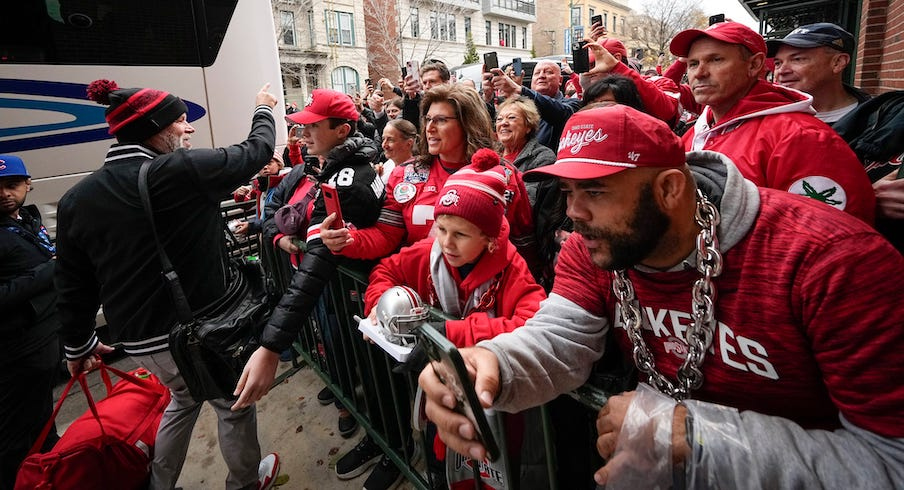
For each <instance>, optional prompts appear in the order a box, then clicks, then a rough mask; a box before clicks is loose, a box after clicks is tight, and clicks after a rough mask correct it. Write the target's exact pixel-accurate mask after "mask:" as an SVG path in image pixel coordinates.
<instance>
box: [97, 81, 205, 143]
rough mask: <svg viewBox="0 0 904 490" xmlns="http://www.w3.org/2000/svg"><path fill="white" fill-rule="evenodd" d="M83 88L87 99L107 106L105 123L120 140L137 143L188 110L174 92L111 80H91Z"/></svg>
mask: <svg viewBox="0 0 904 490" xmlns="http://www.w3.org/2000/svg"><path fill="white" fill-rule="evenodd" d="M87 92H88V98H89V99H91V100H93V101H95V102H97V103H98V104H102V105H108V106H110V107H108V108H107V110H106V112H105V114H106V117H107V124H109V125H110V134H112V135H114V136H116V139H117V140H119V142H120V143H140V142H142V141H144V140H146V139H148V138H150V137H151V136H154V135H155V134H157V133H159V132H160V131H161V130H162V129H163V128H165V127H167V126H169V125H170V124H172V123H173V121H175V120H176V119H179V118H180V117H181V116H182V114H185V113H187V112H188V106H186V105H185V102H183V101H182V99H180V98H179V97H176V96H175V95H172V94H169V93H166V92H163V91H160V90H154V89H149V88H119V87H118V86H117V85H116V82H114V81H112V80H95V81H93V82H91V84H90V85H88V91H87Z"/></svg>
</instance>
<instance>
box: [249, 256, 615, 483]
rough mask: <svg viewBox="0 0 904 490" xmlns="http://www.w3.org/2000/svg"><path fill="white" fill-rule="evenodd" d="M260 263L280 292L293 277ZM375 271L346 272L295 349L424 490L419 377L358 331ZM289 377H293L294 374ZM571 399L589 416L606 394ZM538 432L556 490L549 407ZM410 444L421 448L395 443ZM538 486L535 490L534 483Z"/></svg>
mask: <svg viewBox="0 0 904 490" xmlns="http://www.w3.org/2000/svg"><path fill="white" fill-rule="evenodd" d="M259 251H260V254H261V255H260V257H261V260H262V261H263V265H264V268H265V270H267V272H268V275H269V276H270V277H269V281H270V282H271V284H272V285H273V286H275V287H277V288H279V289H278V290H279V291H285V288H286V287H287V285H288V284H289V281H290V280H291V277H292V274H293V273H294V270H293V269H292V267H291V265H289V261H288V256H287V255H286V254H285V253H284V252H282V251H281V250H279V249H274V247H272V245H271V244H264V245H263V246H260V247H259ZM370 265H372V264H367V265H365V264H361V267H356V266H355V265H344V266H340V267H339V268H338V272H337V274H336V276H335V278H334V280H333V281H331V282H330V285H329V287H328V288H327V290H326V291H325V292H324V295H323V297H322V298H321V304H320V305H318V308H317V310H316V311H315V312H314V313H313V314H312V315H310V317H309V318H308V319H307V320H306V321H305V324H304V326H303V327H302V329H301V331H300V334H299V337H298V339H297V341H296V342H295V343H294V345H293V348H294V349H295V351H296V353H297V355H298V357H300V358H301V360H302V363H301V364H300V363H296V364H295V365H296V366H303V365H304V364H306V365H308V366H310V367H311V369H313V370H314V372H315V373H316V374H317V375H318V376H320V378H321V379H323V381H324V383H325V384H326V385H327V386H328V387H329V388H330V389H331V390H332V392H333V393H334V394H335V395H336V397H337V399H338V400H339V402H340V403H341V404H342V405H344V407H345V408H346V409H348V410H349V412H351V413H352V415H353V416H354V417H355V418H356V419H357V421H358V423H359V424H360V425H361V426H362V427H363V428H364V429H365V430H366V431H367V433H368V434H369V435H370V437H371V438H372V439H373V440H374V442H376V443H377V444H378V445H379V446H380V448H381V449H382V450H383V451H384V453H385V454H386V455H388V456H389V457H390V458H391V459H392V461H393V462H394V463H395V464H396V466H398V467H399V468H400V469H401V471H402V473H403V474H404V476H405V477H406V478H407V480H408V481H409V482H410V483H411V484H412V485H413V486H414V487H415V488H418V489H429V488H431V487H430V483H431V482H429V481H428V479H429V478H430V477H429V476H427V475H429V472H428V471H426V470H425V468H426V463H425V461H426V455H427V454H428V453H427V451H429V450H431V448H432V447H433V441H432V440H427V438H426V436H425V434H424V433H421V432H416V431H413V429H412V421H411V415H410V414H411V405H412V403H413V400H414V399H415V393H416V389H417V374H418V373H405V374H398V373H393V372H392V368H393V367H394V366H396V364H397V363H396V361H395V360H394V359H392V358H391V357H390V356H389V355H388V354H386V353H385V352H383V350H381V349H380V348H379V347H378V346H376V345H375V344H371V343H368V342H366V341H365V340H364V339H363V337H362V334H361V333H360V332H359V331H358V328H357V327H358V325H357V322H356V321H355V320H354V319H353V316H354V315H358V316H359V317H362V318H363V317H364V316H365V313H366V312H365V311H364V292H365V290H366V289H367V277H368V273H369V270H370ZM432 315H433V318H432V319H431V320H438V319H442V312H438V311H435V310H433V311H432ZM293 372H294V371H293ZM570 395H571V397H572V398H574V399H576V400H578V401H580V402H581V403H582V404H583V405H584V406H586V407H587V408H588V409H589V410H592V411H593V413H595V412H596V411H598V410H599V408H600V407H601V406H602V405H603V404H605V402H606V399H607V397H608V395H607V393H606V392H604V391H602V390H600V389H597V388H595V387H593V386H590V385H585V386H583V387H581V388H580V389H578V390H575V391H574V392H572V393H571V394H570ZM539 418H540V419H541V424H542V429H543V450H544V451H545V453H546V464H547V468H546V475H547V476H548V478H549V485H548V487H544V486H543V485H540V487H544V488H550V489H556V488H557V486H558V485H557V482H556V461H555V449H554V445H553V436H552V433H553V429H552V427H551V425H550V421H549V417H548V415H547V410H546V407H545V406H544V407H541V408H540V417H539ZM400 436H401V437H402V439H407V438H411V440H412V442H413V443H414V444H416V445H418V446H419V448H418V449H417V450H415V449H414V448H413V447H412V446H410V445H405V444H402V443H400V439H399V437H400ZM416 452H419V453H420V454H421V455H423V456H424V457H423V458H422V459H421V463H419V464H417V465H413V464H412V460H413V459H414V456H415V453H416ZM535 483H536V482H535Z"/></svg>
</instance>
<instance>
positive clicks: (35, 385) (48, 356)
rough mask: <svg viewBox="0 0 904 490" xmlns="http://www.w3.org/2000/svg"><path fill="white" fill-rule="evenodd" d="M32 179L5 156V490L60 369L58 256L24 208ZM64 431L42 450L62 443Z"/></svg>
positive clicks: (0, 225)
mask: <svg viewBox="0 0 904 490" xmlns="http://www.w3.org/2000/svg"><path fill="white" fill-rule="evenodd" d="M30 190H31V175H29V173H28V170H26V169H25V163H24V162H23V161H22V159H21V158H19V157H17V156H14V155H0V318H2V319H3V320H2V321H0V359H2V365H0V489H11V488H13V485H14V484H15V482H16V472H17V470H18V468H19V465H20V464H21V463H22V460H23V459H25V456H26V454H27V453H28V450H29V449H30V448H31V445H32V444H34V442H35V440H36V439H37V438H38V435H40V433H41V429H43V428H44V424H46V423H47V420H48V419H49V418H50V413H51V411H52V407H53V385H54V381H56V375H57V373H58V369H59V360H60V346H59V341H58V340H57V330H58V329H59V325H60V323H59V320H58V319H57V315H56V290H55V289H54V288H53V266H54V264H56V261H55V260H54V259H55V258H56V249H55V248H54V246H53V243H51V241H50V237H49V236H48V234H47V230H46V229H45V228H44V225H42V224H41V215H40V214H39V213H38V208H37V207H36V206H34V205H30V206H23V204H24V203H25V196H26V195H27V194H28V191H30ZM58 439H59V437H58V436H57V434H56V428H53V429H51V432H50V436H49V437H48V438H47V440H46V441H45V442H44V447H43V448H42V450H47V449H50V448H51V447H53V445H54V444H56V441H57V440H58Z"/></svg>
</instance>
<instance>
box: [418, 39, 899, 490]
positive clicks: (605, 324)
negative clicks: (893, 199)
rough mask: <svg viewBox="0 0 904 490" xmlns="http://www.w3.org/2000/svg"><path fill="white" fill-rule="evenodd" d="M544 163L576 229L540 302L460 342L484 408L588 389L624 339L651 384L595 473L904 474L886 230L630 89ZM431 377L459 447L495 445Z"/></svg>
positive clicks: (886, 478) (432, 413) (607, 439)
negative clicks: (682, 134) (804, 193)
mask: <svg viewBox="0 0 904 490" xmlns="http://www.w3.org/2000/svg"><path fill="white" fill-rule="evenodd" d="M717 25H718V24H717ZM594 134H605V135H607V138H605V139H599V138H592V135H594ZM528 175H529V176H531V175H536V176H537V177H538V178H553V179H556V180H557V181H558V182H559V184H560V185H561V186H562V189H563V191H564V192H565V193H566V196H567V201H568V214H569V216H570V217H571V218H572V219H573V220H574V222H575V234H573V235H572V236H571V237H570V238H568V240H566V241H565V243H564V245H563V247H562V252H561V254H560V255H559V262H558V265H557V270H556V282H555V286H554V287H553V291H552V293H551V294H550V296H549V299H547V300H546V301H544V302H543V304H542V305H541V307H540V309H539V310H538V311H537V313H536V314H535V315H534V316H533V318H531V319H529V320H528V321H527V322H526V323H525V324H524V325H523V326H522V327H520V328H517V329H515V330H514V331H512V332H508V333H504V334H500V335H498V336H496V337H494V338H493V339H490V340H487V341H483V342H480V343H478V345H477V346H476V347H474V348H470V349H461V350H460V352H461V354H462V357H463V358H464V360H465V362H466V364H467V365H468V366H469V369H471V370H472V372H473V373H474V379H475V380H476V381H475V389H476V392H477V394H478V396H479V397H480V398H481V400H482V403H483V405H484V406H485V407H491V406H492V407H494V408H496V409H497V410H512V411H517V410H522V409H524V408H525V407H529V406H535V405H538V404H541V403H545V402H546V401H547V400H549V399H551V398H552V397H554V396H556V395H557V394H560V393H566V392H568V391H570V390H573V389H575V388H577V387H579V386H580V385H581V384H583V383H584V382H585V381H586V380H587V377H588V375H589V374H590V371H591V369H592V366H593V365H594V363H595V362H597V360H599V359H600V358H601V357H602V356H604V355H606V354H608V352H605V349H606V347H605V346H606V340H607V337H609V336H614V337H615V338H614V339H613V340H615V341H616V342H615V344H614V345H616V346H617V347H616V348H617V349H618V350H619V351H621V352H622V353H624V354H626V355H627V356H628V357H629V358H632V353H639V354H638V355H637V356H634V357H633V358H635V359H638V363H637V364H638V365H637V367H638V369H639V370H641V372H642V373H644V374H643V379H647V380H650V381H648V382H645V383H642V384H641V385H639V386H638V388H637V389H636V390H633V391H628V392H625V393H622V394H618V395H616V394H613V396H610V397H609V398H608V403H606V404H605V406H603V407H602V409H601V410H600V411H599V413H598V416H597V421H596V428H597V432H598V437H597V440H596V448H597V450H598V452H599V453H600V456H601V457H603V458H604V459H605V460H606V461H607V463H606V464H605V466H603V467H601V468H599V469H598V470H597V471H596V473H595V483H596V484H599V485H605V487H606V488H607V489H634V488H670V487H673V486H677V487H681V488H692V489H695V488H711V487H713V486H718V487H719V488H738V489H761V488H831V487H837V486H838V484H839V482H849V484H850V485H852V486H858V485H860V486H869V487H870V488H896V487H900V484H901V482H902V481H904V462H902V460H901V458H900V457H899V455H900V454H902V452H904V410H902V408H901V407H904V385H902V384H901V383H900V382H899V380H900V379H901V378H902V376H904V364H902V363H901V362H900V352H901V350H902V349H904V329H902V328H900V326H901V314H900V312H901V311H902V309H904V296H902V295H901V294H900V285H899V284H898V283H897V281H896V280H895V278H897V277H900V276H901V275H902V274H904V257H902V256H901V255H900V254H898V253H897V252H896V251H895V249H894V248H893V247H892V246H891V245H890V244H889V243H888V242H887V241H886V240H885V239H884V238H882V236H881V235H879V234H878V233H877V232H876V231H875V230H873V229H872V228H870V227H869V226H868V225H866V224H865V223H863V222H862V221H860V220H858V219H856V218H854V217H852V216H850V215H846V214H844V213H839V212H838V211H836V210H833V209H830V208H829V207H827V206H825V205H823V204H821V203H815V202H813V200H812V199H804V198H801V197H799V196H793V195H791V194H789V193H787V192H784V191H779V190H775V189H769V188H763V187H758V186H756V185H755V184H754V183H753V182H752V181H750V180H748V179H745V178H744V177H743V176H742V175H741V173H740V172H739V171H738V169H737V167H736V166H735V165H734V164H733V163H732V161H731V160H730V159H729V158H727V157H726V156H725V155H722V154H719V153H715V152H690V153H685V151H684V146H683V144H682V143H681V141H680V139H679V138H678V137H677V136H676V135H675V134H674V133H672V131H671V130H670V129H669V127H668V126H667V125H666V124H665V123H663V122H662V121H659V120H657V119H655V118H653V117H651V116H649V115H646V114H644V113H641V112H639V111H636V110H634V109H631V108H629V107H627V106H623V105H613V106H609V107H602V108H595V109H589V110H586V111H582V112H580V113H578V114H575V115H574V116H572V119H571V120H570V121H569V124H568V127H567V128H566V137H565V138H564V139H563V144H562V147H561V149H560V151H559V153H558V160H557V162H556V163H555V164H554V165H549V166H546V167H542V168H540V169H537V170H533V171H532V173H529V174H528ZM695 258H696V260H695ZM695 283H696V284H697V286H695V285H694V284H695ZM701 287H702V288H703V289H704V290H705V292H703V293H702V294H703V296H704V297H705V298H706V299H707V300H711V301H712V302H711V303H710V301H707V300H700V301H695V300H692V297H693V294H692V290H693V291H698V292H699V291H701V289H700V288H701ZM764 291H768V294H764ZM852 291H856V294H851V292H852ZM827 298H832V299H833V300H832V301H827ZM702 303H707V304H706V306H703V305H702ZM695 310H696V311H695ZM610 345H611V344H610ZM419 384H420V386H421V387H422V388H423V389H424V392H425V394H426V395H427V408H426V412H427V416H428V417H429V418H430V419H431V420H432V421H433V422H435V423H436V425H437V428H438V430H439V432H440V436H441V437H442V438H443V440H444V441H445V442H446V444H448V445H449V446H450V447H452V448H454V449H455V450H456V451H459V452H460V453H462V454H470V455H471V456H473V457H476V458H480V457H482V456H483V455H484V450H483V448H482V447H481V445H480V444H479V443H478V442H476V441H474V439H473V434H474V427H473V426H472V425H471V423H470V421H468V420H467V418H465V417H463V416H462V415H460V414H458V413H456V412H454V411H453V410H452V407H453V406H454V405H453V404H452V403H451V402H452V400H453V398H452V395H451V393H450V391H449V390H448V388H446V387H445V386H443V385H442V383H441V382H439V380H438V379H437V378H436V376H435V374H434V373H433V372H432V370H431V369H429V368H428V369H424V370H423V371H422V372H421V375H420V378H419ZM676 482H677V483H676Z"/></svg>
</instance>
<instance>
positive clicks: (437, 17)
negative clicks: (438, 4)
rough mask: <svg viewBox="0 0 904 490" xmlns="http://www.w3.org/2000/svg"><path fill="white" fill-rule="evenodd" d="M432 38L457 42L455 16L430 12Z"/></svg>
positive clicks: (434, 11)
mask: <svg viewBox="0 0 904 490" xmlns="http://www.w3.org/2000/svg"><path fill="white" fill-rule="evenodd" d="M430 37H431V39H438V40H440V41H455V14H450V13H447V12H437V11H436V10H432V11H430Z"/></svg>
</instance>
